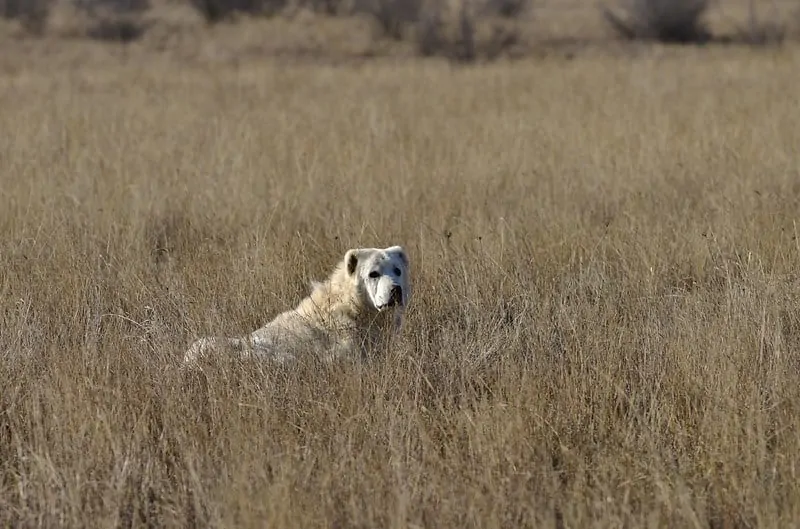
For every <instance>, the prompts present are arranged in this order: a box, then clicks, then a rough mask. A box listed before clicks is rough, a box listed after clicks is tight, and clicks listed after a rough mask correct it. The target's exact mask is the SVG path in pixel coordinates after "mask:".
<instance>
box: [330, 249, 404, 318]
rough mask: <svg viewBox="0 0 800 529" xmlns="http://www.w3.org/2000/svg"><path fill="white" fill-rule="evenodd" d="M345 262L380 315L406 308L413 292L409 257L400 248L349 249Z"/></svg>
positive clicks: (367, 299) (370, 304)
mask: <svg viewBox="0 0 800 529" xmlns="http://www.w3.org/2000/svg"><path fill="white" fill-rule="evenodd" d="M345 263H346V264H347V273H348V274H350V275H351V276H353V277H354V278H355V279H356V281H357V283H358V285H359V291H360V293H361V295H362V296H364V298H365V301H366V302H367V304H368V305H369V306H370V307H371V308H373V309H375V310H377V311H378V312H381V311H383V310H386V309H402V308H405V307H406V305H407V304H408V299H409V296H410V294H411V292H410V282H409V278H408V257H407V255H406V252H405V250H403V248H402V247H401V246H390V247H389V248H385V249H380V248H360V249H356V250H349V251H348V252H347V255H346V256H345Z"/></svg>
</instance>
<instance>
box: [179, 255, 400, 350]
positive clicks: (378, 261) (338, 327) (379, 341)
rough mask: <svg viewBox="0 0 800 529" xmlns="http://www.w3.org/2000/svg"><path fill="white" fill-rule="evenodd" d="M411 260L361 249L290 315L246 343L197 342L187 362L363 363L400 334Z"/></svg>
mask: <svg viewBox="0 0 800 529" xmlns="http://www.w3.org/2000/svg"><path fill="white" fill-rule="evenodd" d="M408 270H409V263H408V256H407V255H406V252H405V250H404V249H403V248H402V247H401V246H391V247H389V248H384V249H380V248H356V249H352V250H348V251H347V253H345V255H344V259H343V260H342V261H341V262H340V263H339V264H338V266H337V267H336V268H335V269H334V271H333V273H332V274H331V275H330V276H329V277H328V279H327V280H325V281H323V282H317V281H312V282H311V294H310V295H309V296H308V297H306V298H305V299H303V300H302V301H301V302H300V304H299V305H298V306H297V307H296V308H294V309H291V310H288V311H286V312H283V313H281V314H279V315H278V316H277V317H275V319H273V320H272V321H270V322H269V323H267V324H266V325H264V326H263V327H261V328H260V329H258V330H256V331H254V332H253V333H251V334H250V335H249V336H246V337H242V338H226V337H208V338H200V339H198V340H196V341H195V342H194V343H192V345H191V347H189V349H188V351H186V354H185V355H184V362H186V363H193V362H196V361H197V360H199V359H200V358H204V357H208V356H209V355H211V354H220V353H223V354H236V355H239V356H240V357H241V358H258V359H267V360H272V361H276V362H284V361H287V360H294V359H297V358H298V357H300V356H303V355H307V354H318V355H319V356H320V358H321V359H322V360H324V361H328V362H330V361H333V360H336V359H339V358H348V359H354V360H358V359H364V358H366V357H367V355H368V352H369V350H370V349H371V348H375V347H376V346H377V347H380V346H381V345H383V340H384V339H385V338H386V337H387V336H388V335H390V334H391V333H393V332H396V331H397V330H398V329H399V327H400V325H401V323H402V320H403V315H404V312H405V309H406V307H407V306H408V302H409V296H410V294H411V292H410V282H409V276H408Z"/></svg>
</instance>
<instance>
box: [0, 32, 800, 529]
mask: <svg viewBox="0 0 800 529" xmlns="http://www.w3.org/2000/svg"><path fill="white" fill-rule="evenodd" d="M38 45H41V46H45V47H46V46H51V45H52V43H51V44H47V43H46V42H45V43H40V44H37V46H38ZM69 46H72V47H73V48H72V49H81V50H84V49H88V48H75V47H78V46H89V45H86V44H78V43H73V44H69V45H64V49H59V52H60V54H56V55H55V56H54V57H48V56H45V55H43V54H42V55H41V56H40V62H30V60H27V62H26V61H22V60H20V61H19V62H15V63H13V64H12V63H10V62H7V63H4V65H5V66H4V72H5V73H4V74H3V76H2V77H0V99H1V100H2V103H3V105H2V110H0V130H2V131H4V133H3V134H2V135H0V179H1V180H0V235H1V237H0V270H2V272H0V293H1V294H2V295H0V380H2V381H3V382H2V388H0V525H3V526H14V527H33V526H38V527H143V526H148V527H309V528H310V527H330V528H333V527H337V528H345V527H365V528H366V527H370V528H374V527H431V528H434V527H436V528H438V527H703V528H733V527H787V526H789V525H791V523H793V522H795V521H796V520H798V519H800V476H798V474H797V473H798V464H800V431H798V429H800V423H799V422H798V417H799V416H800V400H799V399H800V384H798V382H799V380H798V376H799V375H798V368H800V362H798V356H797V354H798V347H799V346H800V277H798V273H797V271H798V269H800V240H798V238H797V237H798V235H800V233H799V232H800V226H798V220H799V219H798V211H800V174H799V172H800V166H799V165H798V163H799V162H798V157H797V145H800V107H798V105H797V96H796V95H795V94H796V92H797V90H796V89H797V85H798V72H800V68H798V67H799V66H800V50H798V49H797V48H793V47H789V48H786V49H785V50H782V51H771V50H770V51H768V52H762V53H756V52H755V51H752V50H747V49H744V48H733V47H730V48H724V49H722V48H708V49H688V50H679V49H670V48H660V47H651V48H647V49H644V50H640V52H639V53H638V54H636V55H635V56H624V57H623V56H611V55H608V54H606V55H603V54H597V55H592V56H578V57H576V58H575V59H574V60H571V61H564V60H561V59H548V58H543V59H539V60H535V61H530V62H519V63H514V64H504V63H498V64H495V65H492V66H482V67H476V68H470V69H454V68H452V67H449V66H447V65H446V64H444V63H441V62H437V61H427V62H397V63H394V64H392V63H388V62H386V63H383V62H376V63H371V64H365V65H360V66H358V65H353V66H348V67H344V66H340V67H331V66H325V65H316V66H315V65H305V66H303V65H296V66H289V65H286V64H281V63H277V62H269V61H264V60H259V61H258V62H255V61H249V60H240V61H238V62H236V63H232V64H224V65H222V64H214V65H213V66H209V65H203V64H202V63H201V62H199V61H197V62H192V63H187V62H181V61H178V60H175V59H174V58H172V59H171V58H169V57H166V56H163V55H158V56H156V55H154V56H152V57H148V56H147V54H146V53H145V52H144V51H141V52H137V51H136V48H133V49H132V50H133V51H131V53H132V55H130V56H128V58H127V59H120V60H117V58H115V57H112V56H110V55H109V56H107V57H106V56H105V55H103V53H106V52H103V53H100V52H97V53H98V54H97V55H96V56H92V57H91V59H86V58H85V59H83V61H84V62H82V63H81V64H82V66H81V65H78V66H76V64H75V63H74V62H71V61H67V60H66V59H65V57H67V56H69V55H68V52H66V51H65V49H66V48H69ZM94 46H99V45H94ZM91 49H92V50H95V48H91ZM97 49H99V48H97ZM75 53H76V55H75V56H76V57H77V54H78V52H75ZM109 53H110V52H109ZM27 57H29V56H27ZM4 60H5V61H10V60H11V59H9V58H8V57H6V58H5V59H4ZM389 244H403V245H405V246H406V247H407V249H408V250H409V253H410V256H411V258H412V265H413V279H414V285H415V295H414V299H413V306H412V307H411V311H410V314H409V320H408V326H407V327H406V332H405V334H404V335H403V336H401V337H400V338H399V339H398V341H397V343H396V344H395V347H394V348H393V349H392V350H390V351H389V352H387V353H386V355H385V356H381V357H377V358H375V361H374V362H372V363H370V364H369V365H365V366H362V367H352V366H351V367H347V366H333V367H331V368H329V369H326V370H322V371H319V370H314V369H311V368H309V367H303V366H299V367H298V368H297V369H292V368H288V369H280V370H274V371H273V370H269V369H261V368H259V367H257V366H254V365H248V364H241V365H240V364H236V363H232V362H221V363H220V364H219V365H218V366H216V367H211V368H210V369H209V371H208V372H207V373H206V376H188V375H186V374H184V373H182V372H181V371H180V370H178V369H177V366H178V362H179V359H180V356H181V354H182V352H183V351H184V349H185V347H186V346H187V344H188V342H189V341H190V340H191V339H192V338H194V337H197V336H200V335H205V334H209V333H226V334H234V333H244V332H248V331H250V330H252V329H254V328H255V327H256V326H258V325H260V324H261V323H263V322H264V321H266V320H267V319H268V318H270V317H271V316H272V315H273V314H275V313H276V312H277V311H279V310H282V309H284V308H285V307H287V306H288V305H291V304H293V303H295V302H296V301H297V300H298V299H299V298H300V297H301V296H303V295H304V294H305V293H306V292H307V290H308V281H309V279H311V278H320V277H322V276H323V275H325V274H326V273H327V272H328V271H329V270H330V267H331V266H332V265H333V264H334V263H335V262H336V261H337V260H338V259H339V258H340V257H341V256H342V255H343V254H344V252H345V250H346V249H347V248H349V247H353V246H358V245H380V246H385V245H389Z"/></svg>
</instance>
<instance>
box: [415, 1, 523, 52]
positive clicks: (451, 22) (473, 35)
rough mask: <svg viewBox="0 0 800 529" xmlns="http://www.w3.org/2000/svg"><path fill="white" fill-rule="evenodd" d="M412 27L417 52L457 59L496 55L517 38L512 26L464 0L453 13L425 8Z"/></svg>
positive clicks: (514, 42) (517, 40) (514, 43)
mask: <svg viewBox="0 0 800 529" xmlns="http://www.w3.org/2000/svg"><path fill="white" fill-rule="evenodd" d="M415 29H416V35H415V37H416V45H417V50H418V52H419V54H420V55H422V56H425V57H431V56H440V57H447V58H449V59H451V60H454V61H458V62H474V61H477V60H479V59H488V60H492V59H495V58H497V57H498V56H500V55H502V54H503V53H504V52H505V51H507V50H508V49H510V48H512V47H513V46H515V45H516V44H518V43H519V41H520V39H519V34H518V31H517V29H516V28H515V27H513V26H510V25H508V24H502V23H500V21H498V20H497V19H496V18H495V19H493V18H492V17H491V16H487V15H486V14H485V12H484V11H482V10H477V12H476V11H475V10H472V9H470V6H469V4H468V3H467V2H464V3H462V4H461V6H460V7H459V8H458V11H457V12H455V13H453V12H449V11H448V10H446V9H444V8H441V7H439V8H438V9H437V8H431V9H429V10H427V11H426V12H425V13H424V16H423V18H422V20H421V21H420V22H419V23H418V24H417V25H416V28H415Z"/></svg>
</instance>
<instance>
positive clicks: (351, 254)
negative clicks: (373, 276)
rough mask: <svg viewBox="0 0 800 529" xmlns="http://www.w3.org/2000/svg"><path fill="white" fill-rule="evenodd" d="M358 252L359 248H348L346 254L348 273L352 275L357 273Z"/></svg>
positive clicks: (345, 260)
mask: <svg viewBox="0 0 800 529" xmlns="http://www.w3.org/2000/svg"><path fill="white" fill-rule="evenodd" d="M358 253H359V252H358V250H347V253H346V254H344V262H345V266H346V267H347V273H348V274H350V275H353V274H355V273H356V267H357V266H358Z"/></svg>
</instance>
